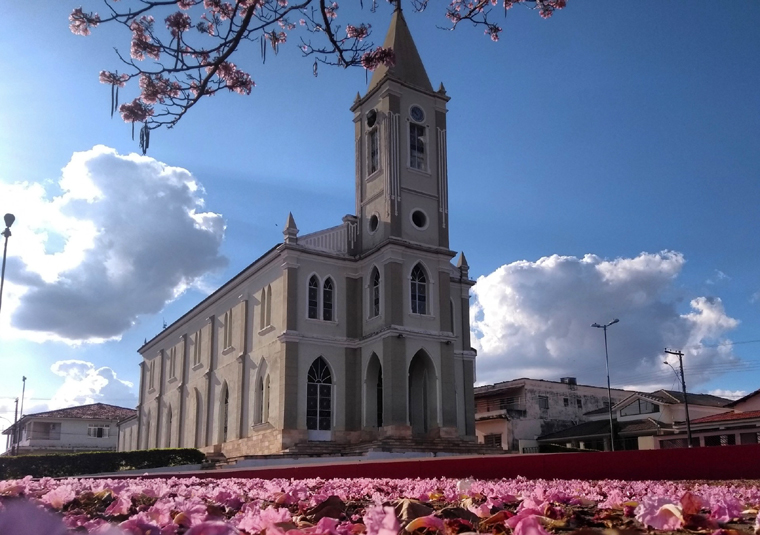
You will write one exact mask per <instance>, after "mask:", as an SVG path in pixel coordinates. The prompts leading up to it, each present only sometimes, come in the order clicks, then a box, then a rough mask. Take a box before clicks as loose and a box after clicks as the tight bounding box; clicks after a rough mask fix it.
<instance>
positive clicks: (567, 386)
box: [475, 377, 631, 453]
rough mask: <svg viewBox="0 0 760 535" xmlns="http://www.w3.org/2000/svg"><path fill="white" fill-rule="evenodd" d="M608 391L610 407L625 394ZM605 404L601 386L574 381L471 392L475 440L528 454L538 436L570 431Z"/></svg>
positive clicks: (507, 384)
mask: <svg viewBox="0 0 760 535" xmlns="http://www.w3.org/2000/svg"><path fill="white" fill-rule="evenodd" d="M611 392H612V403H613V404H615V403H617V402H618V401H620V400H622V399H624V398H625V397H627V396H629V395H630V394H631V392H630V391H627V390H620V389H617V388H613V389H611ZM608 406H609V397H608V392H607V388H606V387H601V386H589V385H579V384H578V383H577V381H576V379H575V377H564V378H562V379H561V380H560V381H546V380H543V379H526V378H522V379H514V380H512V381H504V382H501V383H496V384H493V385H485V386H479V387H477V388H475V429H476V433H477V437H478V441H479V442H482V443H485V444H490V445H497V446H501V447H502V448H503V449H505V450H508V451H515V452H520V453H524V452H525V450H526V448H527V451H528V452H531V451H535V450H536V449H537V446H538V443H537V442H536V439H537V438H538V437H539V436H540V435H545V434H547V433H552V432H554V431H559V430H562V429H566V428H568V427H572V426H574V425H576V424H577V423H579V422H583V421H586V420H588V419H589V417H588V416H586V413H588V412H591V411H595V410H596V409H601V410H604V409H605V408H606V407H608ZM605 414H606V412H605Z"/></svg>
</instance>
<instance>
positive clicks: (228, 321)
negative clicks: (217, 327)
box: [223, 310, 232, 349]
mask: <svg viewBox="0 0 760 535" xmlns="http://www.w3.org/2000/svg"><path fill="white" fill-rule="evenodd" d="M223 328H224V333H223V337H224V349H229V348H231V347H232V310H228V311H227V312H225V313H224V325H223Z"/></svg>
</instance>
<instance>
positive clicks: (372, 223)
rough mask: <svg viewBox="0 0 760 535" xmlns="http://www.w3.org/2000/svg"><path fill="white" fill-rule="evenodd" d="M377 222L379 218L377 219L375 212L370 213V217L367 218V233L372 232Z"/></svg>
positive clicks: (375, 228) (378, 222)
mask: <svg viewBox="0 0 760 535" xmlns="http://www.w3.org/2000/svg"><path fill="white" fill-rule="evenodd" d="M379 224H380V219H378V217H377V214H372V217H370V218H369V233H370V234H374V233H375V231H376V230H377V226H378V225H379Z"/></svg>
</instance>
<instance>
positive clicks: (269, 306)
mask: <svg viewBox="0 0 760 535" xmlns="http://www.w3.org/2000/svg"><path fill="white" fill-rule="evenodd" d="M266 322H267V324H266V326H267V327H269V326H270V325H272V285H271V284H267V307H266Z"/></svg>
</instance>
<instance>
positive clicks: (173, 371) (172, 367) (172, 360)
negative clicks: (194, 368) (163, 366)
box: [169, 346, 177, 379]
mask: <svg viewBox="0 0 760 535" xmlns="http://www.w3.org/2000/svg"><path fill="white" fill-rule="evenodd" d="M176 376H177V347H176V346H174V347H173V348H171V349H170V350H169V379H174V378H175V377H176Z"/></svg>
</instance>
